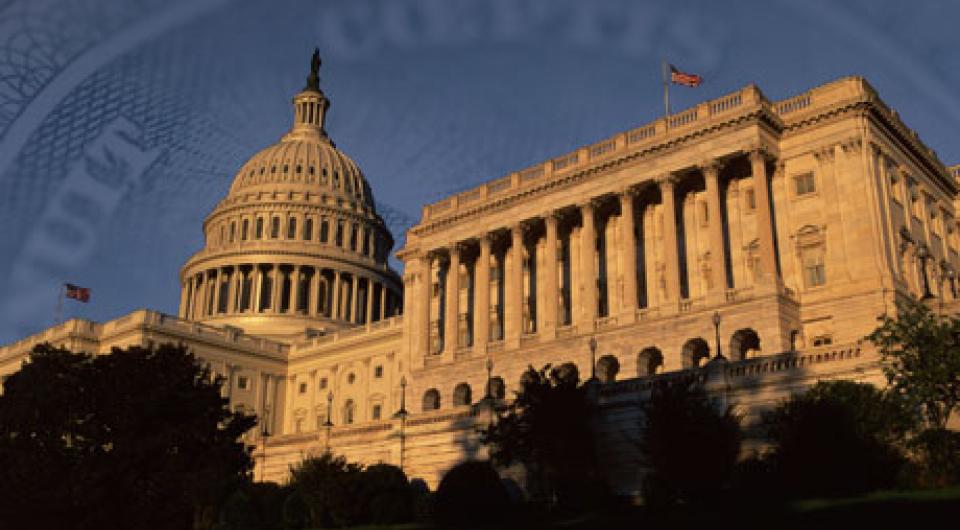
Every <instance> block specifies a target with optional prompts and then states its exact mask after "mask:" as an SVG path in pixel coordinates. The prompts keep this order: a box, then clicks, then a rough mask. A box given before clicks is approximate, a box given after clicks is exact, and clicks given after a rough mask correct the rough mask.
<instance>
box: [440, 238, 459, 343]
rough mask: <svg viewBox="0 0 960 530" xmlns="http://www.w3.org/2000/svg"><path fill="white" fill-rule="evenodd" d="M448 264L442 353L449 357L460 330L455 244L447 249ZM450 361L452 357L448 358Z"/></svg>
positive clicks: (457, 265) (457, 262)
mask: <svg viewBox="0 0 960 530" xmlns="http://www.w3.org/2000/svg"><path fill="white" fill-rule="evenodd" d="M448 252H449V256H450V262H449V265H448V266H447V280H446V287H445V289H444V295H445V296H446V301H445V303H444V309H445V310H446V312H445V314H444V316H443V353H444V354H445V355H446V356H450V355H452V354H453V352H455V351H457V347H458V346H459V340H458V339H459V333H458V330H459V328H460V326H459V322H458V319H459V317H460V249H459V248H458V247H457V244H456V243H454V244H453V245H450V248H449V249H448ZM450 358H451V359H452V357H450Z"/></svg>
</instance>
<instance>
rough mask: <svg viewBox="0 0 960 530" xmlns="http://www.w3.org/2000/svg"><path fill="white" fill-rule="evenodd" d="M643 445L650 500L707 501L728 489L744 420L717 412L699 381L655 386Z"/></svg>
mask: <svg viewBox="0 0 960 530" xmlns="http://www.w3.org/2000/svg"><path fill="white" fill-rule="evenodd" d="M641 412H642V418H643V424H642V426H641V427H642V428H641V432H642V435H641V439H640V449H641V452H642V453H643V455H644V457H645V458H646V461H647V464H648V467H649V469H648V474H647V476H646V478H645V479H644V496H645V498H646V501H647V503H648V504H652V505H669V504H672V503H674V502H676V501H686V502H695V503H705V502H709V501H711V500H715V499H719V498H722V497H723V495H724V493H725V492H726V491H727V490H728V488H729V487H730V483H731V478H732V476H733V471H734V468H735V466H736V462H737V457H738V456H739V454H740V444H741V440H742V433H741V431H740V419H739V417H737V416H736V415H735V414H734V413H733V410H732V408H731V407H726V408H725V409H723V410H717V409H716V407H715V406H714V405H713V404H712V403H711V402H710V400H709V398H708V397H707V395H706V393H705V392H704V391H703V389H702V388H701V387H700V386H699V385H698V384H693V385H690V384H687V383H685V382H674V383H672V384H669V383H668V384H662V385H658V386H655V387H654V388H653V390H652V391H651V394H650V399H648V400H647V401H645V402H643V403H642V404H641Z"/></svg>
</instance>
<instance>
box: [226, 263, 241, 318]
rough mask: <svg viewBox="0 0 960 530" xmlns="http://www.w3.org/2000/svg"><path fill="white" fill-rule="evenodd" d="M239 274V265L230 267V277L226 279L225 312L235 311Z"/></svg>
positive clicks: (231, 312)
mask: <svg viewBox="0 0 960 530" xmlns="http://www.w3.org/2000/svg"><path fill="white" fill-rule="evenodd" d="M238 276H240V269H239V267H230V279H229V280H228V281H227V314H228V315H232V314H234V313H235V312H236V311H237V277H238Z"/></svg>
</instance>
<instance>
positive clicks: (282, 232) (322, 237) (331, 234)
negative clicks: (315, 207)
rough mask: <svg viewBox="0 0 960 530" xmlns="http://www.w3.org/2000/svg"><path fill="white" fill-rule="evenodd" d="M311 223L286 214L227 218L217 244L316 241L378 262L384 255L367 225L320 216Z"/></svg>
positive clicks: (309, 219)
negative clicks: (236, 218)
mask: <svg viewBox="0 0 960 530" xmlns="http://www.w3.org/2000/svg"><path fill="white" fill-rule="evenodd" d="M301 222H302V224H301ZM315 222H316V221H315V219H314V218H313V217H306V218H304V219H301V218H298V217H294V216H289V217H286V219H285V220H284V219H282V218H281V217H280V216H277V215H274V216H272V217H269V218H264V217H256V218H255V219H247V218H245V219H240V220H231V221H229V222H223V223H221V224H220V227H219V232H218V233H217V234H218V236H219V237H218V239H217V244H218V245H223V244H226V243H234V242H237V241H251V240H253V241H256V240H262V239H287V240H294V239H296V240H303V241H313V240H316V241H319V242H320V243H333V244H334V245H336V246H338V247H340V248H345V249H349V250H350V251H352V252H359V253H360V254H361V255H363V256H367V257H371V258H375V259H377V260H378V261H383V260H384V258H385V256H384V254H385V253H386V252H387V251H388V250H389V249H387V248H386V246H387V241H386V239H385V238H383V237H381V236H378V235H377V234H376V232H375V231H374V230H373V229H372V228H371V227H369V226H361V225H360V223H357V222H349V221H346V220H343V219H328V218H327V217H321V218H320V221H319V227H318V228H315Z"/></svg>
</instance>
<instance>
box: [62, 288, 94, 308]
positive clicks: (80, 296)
mask: <svg viewBox="0 0 960 530" xmlns="http://www.w3.org/2000/svg"><path fill="white" fill-rule="evenodd" d="M63 287H64V289H65V290H66V291H65V292H64V295H65V296H66V297H67V298H73V299H74V300H77V301H78V302H83V303H87V302H89V301H90V289H89V288H88V287H79V286H77V285H74V284H72V283H65V284H63Z"/></svg>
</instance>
